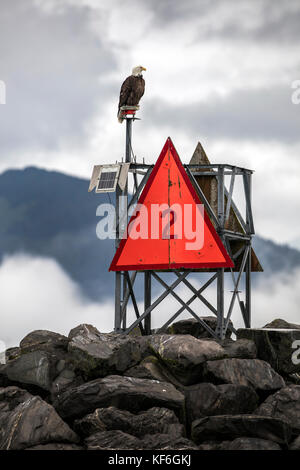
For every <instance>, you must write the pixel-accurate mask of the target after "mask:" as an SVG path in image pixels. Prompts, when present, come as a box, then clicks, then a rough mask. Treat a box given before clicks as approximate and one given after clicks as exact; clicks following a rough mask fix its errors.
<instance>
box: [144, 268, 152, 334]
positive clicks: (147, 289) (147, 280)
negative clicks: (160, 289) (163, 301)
mask: <svg viewBox="0 0 300 470" xmlns="http://www.w3.org/2000/svg"><path fill="white" fill-rule="evenodd" d="M150 305H151V271H145V273H144V307H145V308H144V310H145V311H146V310H147V308H148V307H150ZM144 327H145V333H146V335H151V312H150V313H148V315H147V316H146V318H145V322H144Z"/></svg>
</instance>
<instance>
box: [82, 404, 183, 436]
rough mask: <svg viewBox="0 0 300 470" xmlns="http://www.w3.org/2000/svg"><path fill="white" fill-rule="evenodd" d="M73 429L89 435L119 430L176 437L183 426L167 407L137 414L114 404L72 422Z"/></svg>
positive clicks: (134, 433)
mask: <svg viewBox="0 0 300 470" xmlns="http://www.w3.org/2000/svg"><path fill="white" fill-rule="evenodd" d="M74 429H75V431H76V432H77V433H78V434H80V435H83V436H89V435H91V434H94V433H96V432H100V431H111V430H114V429H115V430H119V431H124V432H128V433H129V434H131V435H133V436H136V437H139V438H140V437H141V436H144V435H145V434H157V433H162V434H168V435H169V436H170V437H178V436H182V435H183V434H184V427H183V425H182V424H180V423H179V420H178V418H177V416H176V415H175V413H174V411H172V410H169V409H167V408H158V407H153V408H150V409H149V410H147V411H141V412H139V413H138V414H133V413H130V412H129V411H126V410H120V409H118V408H115V407H114V406H110V407H108V408H98V409H97V410H95V411H94V413H92V414H89V415H87V416H85V417H84V418H82V419H79V420H76V421H75V422H74Z"/></svg>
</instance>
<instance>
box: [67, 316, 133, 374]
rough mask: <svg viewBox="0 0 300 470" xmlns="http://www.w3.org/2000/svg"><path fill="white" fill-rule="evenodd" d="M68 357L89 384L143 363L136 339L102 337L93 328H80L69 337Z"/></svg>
mask: <svg viewBox="0 0 300 470" xmlns="http://www.w3.org/2000/svg"><path fill="white" fill-rule="evenodd" d="M69 339H70V342H69V345H68V350H69V355H70V358H71V359H72V361H73V363H74V367H75V369H76V371H77V372H80V373H81V374H82V375H83V376H84V377H85V379H86V380H88V379H91V378H95V377H104V376H106V375H109V374H114V373H120V372H124V371H125V370H126V369H128V368H129V367H132V366H134V365H136V364H137V363H138V362H139V361H140V360H141V351H140V344H139V341H138V339H136V337H134V336H128V335H122V334H117V333H100V332H99V331H98V330H97V328H95V327H93V326H92V325H79V326H78V327H76V328H74V329H73V330H71V331H70V333H69Z"/></svg>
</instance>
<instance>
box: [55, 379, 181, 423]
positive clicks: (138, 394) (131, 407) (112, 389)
mask: <svg viewBox="0 0 300 470" xmlns="http://www.w3.org/2000/svg"><path fill="white" fill-rule="evenodd" d="M54 406H55V408H56V409H57V410H58V412H59V414H60V415H61V416H62V417H63V418H69V419H74V418H81V417H83V416H85V415H86V414H88V413H91V412H93V411H94V410H95V409H96V408H104V407H108V406H115V407H117V408H119V409H125V410H128V411H131V412H133V413H137V412H139V411H143V410H147V409H149V408H152V407H154V406H157V407H163V408H169V409H172V410H174V411H175V413H176V414H177V416H180V417H181V416H182V415H183V408H184V395H183V394H182V393H180V392H179V391H178V390H176V388H175V387H174V386H173V385H172V384H169V383H167V382H159V381H156V380H148V379H136V378H133V377H122V376H119V375H110V376H107V377H105V378H100V379H96V380H93V381H91V382H87V383H84V384H82V385H79V386H78V387H74V388H71V389H68V390H67V391H65V392H64V393H62V394H61V395H58V397H57V399H56V401H55V402H54Z"/></svg>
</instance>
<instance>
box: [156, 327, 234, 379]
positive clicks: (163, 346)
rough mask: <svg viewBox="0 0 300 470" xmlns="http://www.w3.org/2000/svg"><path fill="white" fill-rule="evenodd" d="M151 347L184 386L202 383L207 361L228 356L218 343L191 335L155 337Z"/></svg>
mask: <svg viewBox="0 0 300 470" xmlns="http://www.w3.org/2000/svg"><path fill="white" fill-rule="evenodd" d="M149 345H150V347H151V349H152V350H153V352H154V354H155V355H156V356H157V357H158V358H159V359H160V361H161V362H162V363H163V364H164V365H165V366H166V368H167V369H169V370H170V371H171V373H172V374H173V375H174V376H175V377H176V379H178V380H179V381H180V382H181V383H182V384H183V385H192V384H194V383H197V382H199V381H200V378H201V375H202V370H203V365H204V363H205V362H206V361H208V360H210V361H213V360H216V359H221V358H223V357H225V356H226V353H225V350H224V349H223V348H222V346H220V345H219V344H218V343H217V342H216V341H206V340H205V339H202V340H201V339H196V338H194V337H193V336H191V335H157V336H155V335H153V336H151V337H150V339H149Z"/></svg>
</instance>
